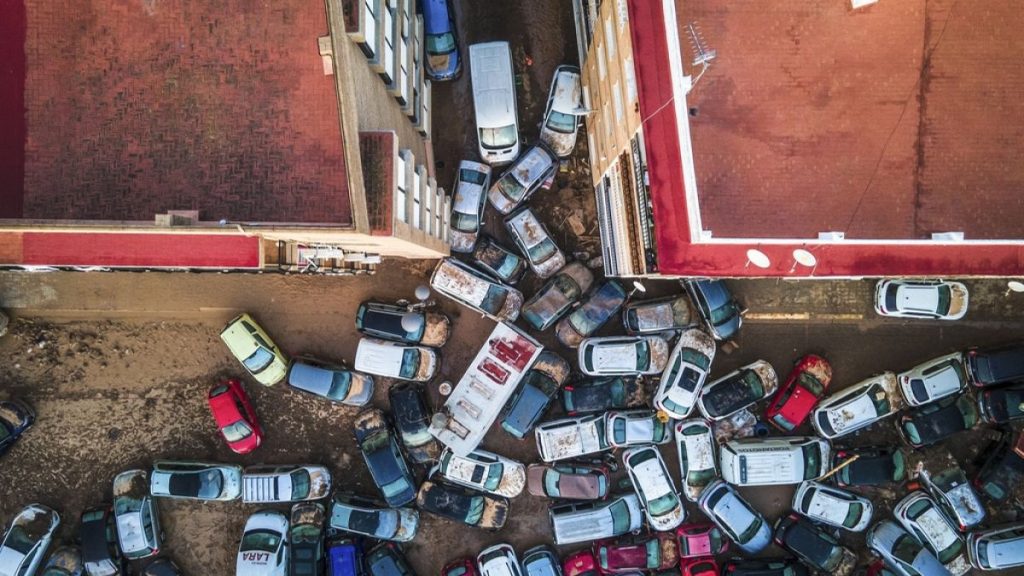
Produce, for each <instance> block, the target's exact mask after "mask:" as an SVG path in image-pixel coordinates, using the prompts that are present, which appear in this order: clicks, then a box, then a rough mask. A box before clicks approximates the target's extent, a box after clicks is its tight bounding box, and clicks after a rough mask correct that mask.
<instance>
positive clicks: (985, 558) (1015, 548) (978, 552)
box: [967, 523, 1024, 570]
mask: <svg viewBox="0 0 1024 576" xmlns="http://www.w3.org/2000/svg"><path fill="white" fill-rule="evenodd" d="M967 549H968V554H969V556H970V558H971V565H973V566H974V567H975V568H977V569H979V570H1005V569H1006V568H1014V567H1017V566H1024V524H1021V523H1017V524H1009V525H1003V526H999V527H997V528H992V529H990V530H982V531H980V532H971V533H970V534H969V535H968V536H967Z"/></svg>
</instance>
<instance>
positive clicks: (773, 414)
mask: <svg viewBox="0 0 1024 576" xmlns="http://www.w3.org/2000/svg"><path fill="white" fill-rule="evenodd" d="M831 383H832V365H831V364H829V363H828V360H825V359H824V358H822V357H821V356H818V355H816V354H808V355H807V356H804V357H803V358H801V359H799V360H797V361H796V364H795V365H794V366H793V371H792V372H790V373H789V377H788V378H786V383H785V384H783V385H782V386H780V387H779V389H778V391H777V392H776V393H775V396H773V397H772V400H771V402H769V404H768V409H767V411H766V412H765V415H764V417H765V419H766V420H768V422H769V423H771V425H772V426H775V427H776V428H778V429H779V430H781V431H782V432H792V431H793V430H795V429H796V428H798V427H799V426H800V425H802V424H803V423H804V421H805V420H807V416H809V415H810V413H811V410H813V409H814V406H815V405H816V404H817V403H818V401H819V400H821V397H822V396H824V395H825V392H826V391H827V390H828V387H829V384H831Z"/></svg>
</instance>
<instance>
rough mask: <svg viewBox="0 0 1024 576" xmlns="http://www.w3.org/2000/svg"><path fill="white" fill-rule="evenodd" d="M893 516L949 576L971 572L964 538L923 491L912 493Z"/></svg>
mask: <svg viewBox="0 0 1024 576" xmlns="http://www.w3.org/2000/svg"><path fill="white" fill-rule="evenodd" d="M892 515H893V516H894V517H895V518H896V521H897V522H899V523H900V524H901V525H902V526H903V528H904V529H905V530H906V531H907V532H909V533H910V534H912V535H914V537H915V538H917V540H918V541H919V542H921V544H923V545H924V547H925V548H927V549H928V551H929V552H931V553H932V554H934V555H935V557H936V558H937V559H938V560H939V562H940V563H942V565H943V566H945V567H946V570H948V571H949V573H950V574H952V575H953V576H961V575H962V574H966V573H967V572H969V571H970V570H971V565H970V563H969V562H968V560H967V554H966V548H965V545H964V541H963V538H962V537H961V536H960V533H959V532H957V530H956V528H955V527H954V526H953V524H952V523H950V521H949V520H948V519H947V518H946V516H945V515H943V513H942V510H941V509H939V506H938V505H937V504H936V503H935V501H934V500H932V498H931V496H929V495H928V494H926V493H925V492H922V491H920V490H916V491H914V492H911V493H910V494H908V495H907V496H906V497H905V498H904V499H903V500H900V501H899V502H898V503H897V504H896V506H894V507H893V509H892Z"/></svg>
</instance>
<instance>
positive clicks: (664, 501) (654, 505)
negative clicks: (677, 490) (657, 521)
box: [647, 492, 679, 516]
mask: <svg viewBox="0 0 1024 576" xmlns="http://www.w3.org/2000/svg"><path fill="white" fill-rule="evenodd" d="M677 506H679V499H678V498H677V497H676V495H675V494H674V493H673V492H669V493H667V494H664V495H662V496H659V497H657V498H655V499H654V500H651V501H650V502H648V503H647V511H648V512H650V513H651V516H661V515H663V514H668V513H669V512H671V511H673V510H675V509H676V507H677Z"/></svg>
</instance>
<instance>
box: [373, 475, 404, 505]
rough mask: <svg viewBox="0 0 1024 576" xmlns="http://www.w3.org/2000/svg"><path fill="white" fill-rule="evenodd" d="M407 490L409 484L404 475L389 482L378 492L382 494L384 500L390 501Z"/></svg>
mask: <svg viewBox="0 0 1024 576" xmlns="http://www.w3.org/2000/svg"><path fill="white" fill-rule="evenodd" d="M408 489H409V482H408V481H406V479H405V475H401V476H399V477H398V478H395V479H394V480H392V481H391V482H388V483H387V484H385V485H383V486H381V487H380V491H381V492H383V493H384V498H385V499H387V500H390V499H392V498H394V497H396V496H398V495H399V494H401V493H402V492H405V491H406V490H408Z"/></svg>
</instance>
